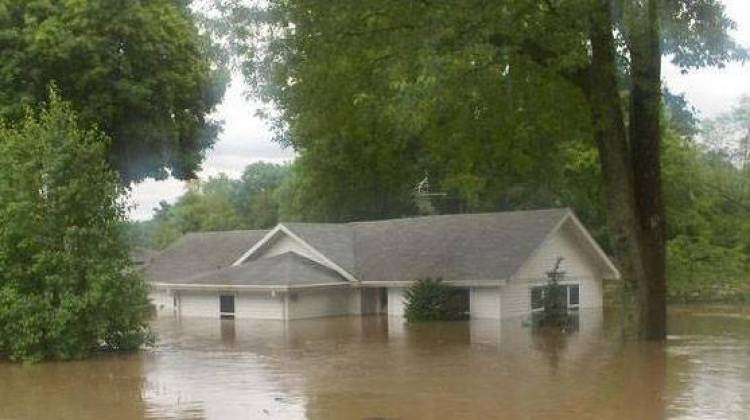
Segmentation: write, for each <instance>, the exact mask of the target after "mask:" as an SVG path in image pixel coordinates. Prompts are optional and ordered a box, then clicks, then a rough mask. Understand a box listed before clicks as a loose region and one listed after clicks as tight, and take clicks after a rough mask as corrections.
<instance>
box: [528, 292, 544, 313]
mask: <svg viewBox="0 0 750 420" xmlns="http://www.w3.org/2000/svg"><path fill="white" fill-rule="evenodd" d="M543 308H544V288H543V287H532V288H531V310H533V311H535V310H538V309H543Z"/></svg>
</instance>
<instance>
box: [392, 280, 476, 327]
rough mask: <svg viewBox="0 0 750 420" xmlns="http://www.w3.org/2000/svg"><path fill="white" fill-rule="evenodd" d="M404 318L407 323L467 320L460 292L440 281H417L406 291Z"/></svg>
mask: <svg viewBox="0 0 750 420" xmlns="http://www.w3.org/2000/svg"><path fill="white" fill-rule="evenodd" d="M405 298H406V308H405V310H404V316H405V317H406V320H407V321H409V322H418V321H455V320H461V319H467V318H468V315H467V313H466V311H465V308H464V306H465V305H463V304H462V296H461V294H460V291H459V290H457V289H456V288H454V287H451V286H448V285H447V284H445V283H443V282H442V280H441V279H436V280H433V279H431V278H425V279H420V280H417V281H416V282H415V283H414V284H413V285H412V286H411V287H409V288H408V289H406V293H405Z"/></svg>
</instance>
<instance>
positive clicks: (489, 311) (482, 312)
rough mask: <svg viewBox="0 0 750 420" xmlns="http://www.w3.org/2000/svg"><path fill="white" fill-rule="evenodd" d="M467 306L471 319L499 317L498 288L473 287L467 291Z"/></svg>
mask: <svg viewBox="0 0 750 420" xmlns="http://www.w3.org/2000/svg"><path fill="white" fill-rule="evenodd" d="M469 308H470V311H471V318H472V319H482V318H490V319H499V318H500V288H499V287H474V288H471V289H470V291H469Z"/></svg>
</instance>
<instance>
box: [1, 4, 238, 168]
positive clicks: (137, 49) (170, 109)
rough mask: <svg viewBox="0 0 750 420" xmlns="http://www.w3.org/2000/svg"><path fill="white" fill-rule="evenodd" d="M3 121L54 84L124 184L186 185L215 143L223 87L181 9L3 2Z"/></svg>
mask: <svg viewBox="0 0 750 420" xmlns="http://www.w3.org/2000/svg"><path fill="white" fill-rule="evenodd" d="M0 33H2V36H0V118H4V119H6V120H13V121H18V120H20V119H22V118H23V117H24V112H25V107H27V106H31V107H35V106H37V105H38V104H40V103H41V102H43V101H44V100H45V99H46V94H47V86H48V85H49V83H50V82H51V81H54V82H55V83H56V85H57V86H58V88H59V90H60V92H61V94H62V95H63V96H64V97H65V98H66V100H69V101H70V102H71V103H72V104H73V107H74V109H75V110H76V111H77V112H78V114H79V116H80V119H81V121H82V122H83V123H85V124H87V125H88V124H92V123H94V124H96V125H98V126H99V127H100V128H101V129H102V130H103V131H104V132H105V133H106V134H107V135H108V136H109V137H110V138H111V139H112V142H111V147H110V149H109V150H108V155H109V160H110V162H111V164H112V165H113V166H114V167H115V168H116V169H117V170H118V171H119V173H120V176H121V177H122V179H123V181H124V182H125V183H128V182H129V181H132V180H135V181H137V180H141V179H143V178H145V177H155V178H157V179H161V178H165V177H166V176H167V175H169V174H171V175H172V176H175V177H176V178H179V179H187V178H191V177H193V176H194V175H195V173H196V172H197V170H198V169H199V168H200V164H201V161H202V159H203V154H204V152H205V151H206V150H207V149H208V148H210V147H211V145H212V144H213V143H214V141H215V139H216V135H217V132H218V128H219V126H218V123H217V122H216V121H214V120H212V119H211V117H210V116H209V114H210V113H211V112H212V111H213V110H214V109H215V106H216V105H217V103H218V102H219V101H220V100H221V98H222V96H223V92H224V86H225V84H226V80H227V77H226V75H225V74H224V73H223V72H222V70H221V67H220V66H219V64H220V61H221V60H219V58H220V57H219V56H218V55H217V53H216V51H221V49H220V48H216V46H215V45H212V43H211V42H210V40H209V38H208V37H207V36H206V35H203V34H201V33H200V31H199V29H198V27H197V21H196V18H195V17H194V15H193V13H192V12H191V9H190V7H189V2H187V1H183V0H91V1H77V0H0Z"/></svg>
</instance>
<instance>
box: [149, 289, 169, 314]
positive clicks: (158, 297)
mask: <svg viewBox="0 0 750 420" xmlns="http://www.w3.org/2000/svg"><path fill="white" fill-rule="evenodd" d="M148 297H149V300H151V304H152V305H154V308H155V309H156V315H157V316H162V315H172V314H174V310H175V307H174V301H173V300H172V292H171V291H169V290H166V289H151V290H149V293H148Z"/></svg>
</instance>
